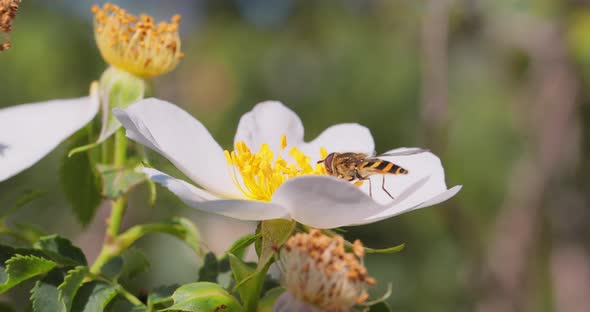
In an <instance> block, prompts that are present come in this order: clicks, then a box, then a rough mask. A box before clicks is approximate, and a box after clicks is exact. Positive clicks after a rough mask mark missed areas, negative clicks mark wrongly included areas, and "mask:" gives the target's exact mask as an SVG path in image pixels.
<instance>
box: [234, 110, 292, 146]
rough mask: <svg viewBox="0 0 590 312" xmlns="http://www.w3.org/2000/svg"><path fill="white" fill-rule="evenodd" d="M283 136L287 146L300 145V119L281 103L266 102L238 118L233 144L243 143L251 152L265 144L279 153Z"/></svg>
mask: <svg viewBox="0 0 590 312" xmlns="http://www.w3.org/2000/svg"><path fill="white" fill-rule="evenodd" d="M283 135H285V136H286V137H287V143H288V146H295V145H299V144H301V143H302V142H303V124H302V123H301V119H299V116H297V114H295V113H294V112H293V111H292V110H290V109H289V108H287V107H286V106H285V105H283V104H282V103H281V102H277V101H266V102H262V103H258V104H256V106H254V108H253V109H252V110H251V111H249V112H247V113H246V114H244V115H243V116H242V118H240V122H239V124H238V129H237V131H236V136H235V138H234V144H235V143H236V142H239V141H243V142H244V143H246V145H248V147H249V148H250V149H251V150H252V151H253V152H256V151H258V149H259V148H260V145H262V144H263V143H267V144H269V146H270V148H271V150H273V151H279V149H280V146H281V137H282V136H283ZM287 150H288V149H287Z"/></svg>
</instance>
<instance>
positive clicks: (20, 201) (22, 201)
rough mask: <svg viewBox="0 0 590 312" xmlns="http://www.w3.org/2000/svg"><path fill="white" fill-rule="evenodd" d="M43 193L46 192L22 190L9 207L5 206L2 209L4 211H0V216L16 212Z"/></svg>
mask: <svg viewBox="0 0 590 312" xmlns="http://www.w3.org/2000/svg"><path fill="white" fill-rule="evenodd" d="M45 194H47V192H43V191H35V190H26V191H24V192H23V194H20V195H19V197H18V198H17V199H16V202H15V203H14V205H12V207H10V208H8V207H7V209H3V210H4V211H2V212H0V218H3V217H6V216H8V215H10V214H12V213H14V212H16V211H17V210H19V209H20V208H22V207H24V206H26V205H27V204H29V203H30V202H32V201H34V200H36V199H38V198H40V197H43V196H44V195H45Z"/></svg>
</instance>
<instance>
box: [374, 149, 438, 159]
mask: <svg viewBox="0 0 590 312" xmlns="http://www.w3.org/2000/svg"><path fill="white" fill-rule="evenodd" d="M429 151H430V150H428V149H424V148H409V149H406V150H403V151H397V152H390V153H384V154H380V155H378V156H377V157H381V156H409V155H415V154H421V153H426V152H429Z"/></svg>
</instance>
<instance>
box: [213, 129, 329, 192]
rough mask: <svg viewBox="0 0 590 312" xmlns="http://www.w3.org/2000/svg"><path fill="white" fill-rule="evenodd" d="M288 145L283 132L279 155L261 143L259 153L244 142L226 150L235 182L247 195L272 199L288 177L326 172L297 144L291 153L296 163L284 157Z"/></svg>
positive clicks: (226, 156)
mask: <svg viewBox="0 0 590 312" xmlns="http://www.w3.org/2000/svg"><path fill="white" fill-rule="evenodd" d="M286 147H287V138H286V136H284V135H283V136H282V137H281V150H280V151H279V153H276V155H275V152H273V151H272V150H271V149H270V146H269V145H268V144H262V145H261V146H260V149H259V150H258V152H257V153H252V151H251V150H250V148H248V146H247V145H246V143H244V142H242V141H240V142H237V143H236V144H235V150H234V151H232V152H229V151H224V155H225V158H226V159H227V163H228V165H229V167H230V175H231V177H232V179H233V182H234V184H235V185H236V186H237V187H238V188H239V189H240V190H241V191H242V193H244V195H246V197H247V198H249V199H252V200H261V201H270V200H271V198H272V195H273V194H274V192H275V191H276V190H277V188H279V186H281V184H283V183H284V182H285V181H287V179H290V178H293V177H298V176H303V175H310V174H326V169H325V168H324V166H323V165H321V164H315V166H312V165H311V158H310V157H308V156H307V155H305V154H304V153H303V152H301V151H300V150H299V149H297V148H296V147H293V148H291V149H290V150H289V155H291V157H292V158H293V159H294V160H295V163H289V162H288V161H287V160H285V159H283V158H282V157H281V156H280V152H281V151H283V150H284V149H285V148H286ZM324 150H325V149H324Z"/></svg>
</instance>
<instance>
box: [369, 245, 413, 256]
mask: <svg viewBox="0 0 590 312" xmlns="http://www.w3.org/2000/svg"><path fill="white" fill-rule="evenodd" d="M405 247H406V244H399V245H397V246H393V247H388V248H382V249H373V248H368V247H364V249H365V253H368V254H391V253H396V252H400V251H402V250H404V248H405Z"/></svg>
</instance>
